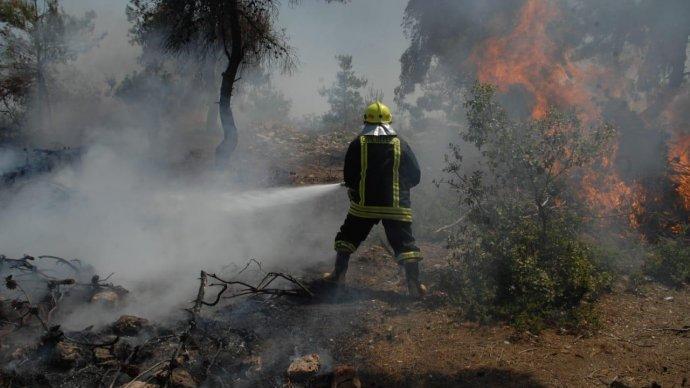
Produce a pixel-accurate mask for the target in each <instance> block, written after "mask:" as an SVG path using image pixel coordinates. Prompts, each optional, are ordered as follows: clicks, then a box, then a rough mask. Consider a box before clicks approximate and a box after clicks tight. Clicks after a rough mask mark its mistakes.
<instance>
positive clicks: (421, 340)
mask: <svg viewBox="0 0 690 388" xmlns="http://www.w3.org/2000/svg"><path fill="white" fill-rule="evenodd" d="M288 135H289V136H288ZM286 138H288V140H285V143H284V144H285V145H298V146H296V147H298V149H297V150H296V151H295V150H294V148H293V149H292V151H287V150H285V149H283V148H284V147H279V148H280V149H281V150H283V151H284V155H285V161H284V163H283V164H281V166H280V167H279V168H280V170H279V171H278V172H277V177H278V178H277V179H276V181H278V182H283V183H284V182H289V183H292V184H298V185H299V184H305V183H318V182H334V181H338V180H339V179H340V178H339V176H340V167H339V164H340V163H342V152H343V144H344V143H343V142H342V141H339V140H333V139H331V138H328V137H315V136H309V135H305V134H302V133H299V132H290V133H288V134H287V135H286V133H275V132H272V131H263V132H262V133H261V136H257V137H256V138H254V139H253V140H252V141H251V142H249V143H250V145H249V147H248V148H251V151H252V152H260V153H261V152H272V153H273V155H275V152H277V150H276V149H275V141H274V139H286ZM288 148H289V147H288ZM278 151H279V152H283V151H280V150H278ZM295 155H297V157H296V156H295ZM377 228H378V227H377ZM374 233H380V232H379V231H378V230H377V229H375V231H374ZM420 247H421V249H422V251H423V253H424V255H425V260H424V261H423V271H424V281H425V282H426V283H427V285H428V286H429V287H430V295H429V296H428V297H427V298H425V299H423V300H418V301H415V300H410V299H409V298H407V297H406V296H405V290H404V287H403V286H402V282H401V280H402V274H401V273H400V271H399V268H398V266H397V265H396V264H395V262H394V260H393V258H392V257H391V255H390V254H389V253H388V251H387V250H386V249H385V247H384V246H383V245H382V244H380V243H379V242H378V241H377V238H376V236H374V237H373V238H370V239H369V240H368V241H367V242H366V243H365V244H364V246H362V247H361V248H360V250H359V251H358V252H357V253H356V254H355V255H354V256H353V258H352V261H351V265H350V270H349V273H348V276H347V279H346V282H345V283H344V284H343V285H341V286H340V287H337V288H333V287H324V286H322V285H319V283H318V282H316V283H312V284H311V285H312V287H311V288H312V291H313V292H314V296H313V297H311V298H293V297H281V298H269V297H265V296H256V295H255V296H250V297H247V298H244V299H235V300H233V301H232V302H231V303H230V304H228V305H223V306H216V307H205V311H206V312H205V313H204V315H205V316H206V317H207V318H209V319H212V320H213V321H214V322H222V324H219V325H220V326H218V327H219V328H218V329H217V331H216V335H218V333H225V332H227V333H229V334H228V337H227V338H230V337H233V338H234V337H237V338H235V339H233V340H232V341H231V340H228V343H227V344H225V345H223V346H224V348H223V349H221V348H220V347H218V350H217V352H216V351H214V352H211V353H215V355H214V356H213V357H212V358H210V362H211V363H212V364H214V365H215V367H216V368H217V367H224V365H223V363H224V362H225V361H224V360H226V359H228V360H235V361H232V362H233V363H234V364H233V365H232V368H231V367H230V366H229V364H228V366H227V367H226V368H225V369H227V371H230V372H227V374H225V375H223V376H222V377H221V378H220V380H219V379H218V378H216V380H205V381H202V380H201V378H200V376H201V374H203V369H205V370H206V371H209V370H210V369H211V366H209V365H208V359H207V360H206V361H205V363H203V365H201V364H202V363H200V365H201V366H202V367H203V368H202V367H200V368H197V369H194V368H192V367H188V368H187V369H189V370H190V372H191V376H187V377H190V378H187V379H186V380H185V381H183V382H180V383H179V384H177V383H172V384H171V385H172V386H195V385H209V386H246V387H253V386H300V385H299V384H293V383H291V382H290V381H289V380H288V379H287V378H286V371H287V369H288V367H289V366H290V364H291V362H292V361H293V360H294V359H295V358H297V357H300V356H303V355H307V354H312V353H315V354H318V355H319V358H320V360H321V372H319V375H325V374H327V373H331V374H332V373H333V371H334V370H337V369H338V366H339V365H347V366H348V367H351V368H354V370H356V371H357V375H358V376H359V380H360V381H361V384H362V386H364V387H448V386H461V387H462V386H468V387H494V386H510V387H515V386H525V387H541V386H545V387H560V386H568V387H592V386H611V387H683V386H690V330H688V328H690V289H688V288H687V287H686V288H684V289H669V288H666V287H664V286H661V285H659V284H656V283H646V284H643V285H642V286H640V287H639V288H638V289H637V290H636V291H635V292H634V293H633V292H630V291H628V290H627V287H625V284H622V282H621V283H620V284H618V285H617V286H616V287H614V289H613V290H612V292H610V293H608V294H606V295H604V296H603V297H601V298H600V299H599V300H598V302H597V304H596V310H597V312H598V316H599V317H600V322H599V325H598V329H597V330H595V331H593V332H592V333H589V334H587V335H583V334H578V333H570V332H568V331H566V330H559V329H547V330H543V331H542V332H540V333H536V334H532V333H524V332H519V331H517V330H516V329H515V328H513V327H511V326H509V325H506V324H487V325H481V324H477V323H474V322H469V321H466V320H465V319H463V317H462V316H461V315H460V314H459V312H458V310H457V308H456V307H454V306H453V305H452V304H451V303H449V302H448V301H447V300H446V298H445V297H444V296H443V293H441V292H440V291H438V288H437V282H438V275H439V274H440V273H442V271H444V269H445V268H447V266H448V263H447V254H448V252H447V251H446V249H445V248H444V246H443V244H442V243H439V242H438V241H435V242H431V241H424V240H423V239H422V240H421V241H420ZM332 264H333V263H331V262H327V261H324V262H322V263H320V264H318V265H315V266H313V267H312V268H309V269H307V270H306V273H305V274H302V275H304V276H303V278H304V280H305V281H306V282H308V281H309V280H310V279H311V280H313V279H317V278H318V277H319V276H320V274H321V273H322V272H325V271H328V270H330V269H331V266H332ZM165 325H168V327H165V328H161V327H159V326H165ZM169 325H170V324H169V323H156V324H155V325H154V326H156V327H155V328H153V329H150V330H151V331H152V332H155V335H151V336H150V338H149V339H148V340H147V341H149V342H150V341H151V338H153V339H156V338H160V345H158V350H155V351H152V352H150V354H152V355H150V356H149V355H148V354H149V353H147V356H146V357H148V358H142V361H141V362H140V364H138V365H137V368H138V369H137V370H136V371H134V372H130V371H128V364H129V363H134V361H135V358H136V357H135V358H132V357H125V356H122V355H118V352H117V345H115V346H114V347H113V349H111V350H108V351H105V353H107V354H106V355H107V356H108V358H107V360H108V362H110V364H109V365H110V367H109V368H110V369H104V368H106V367H103V366H98V368H96V367H93V368H91V366H90V365H79V366H78V367H74V366H73V367H71V369H68V370H65V369H64V366H63V367H62V369H59V371H57V370H53V371H52V372H51V373H54V374H58V375H59V374H60V373H63V374H64V375H65V376H69V379H68V378H67V377H65V378H64V379H62V381H61V383H55V382H56V381H58V382H59V381H60V380H59V379H57V378H54V377H53V378H47V380H42V378H43V379H45V378H46V377H45V376H48V374H47V373H44V372H43V371H42V370H41V369H40V368H34V367H31V368H29V367H26V368H25V369H24V370H23V371H22V370H20V369H21V368H20V367H19V366H16V367H15V366H14V365H20V364H25V365H27V366H28V365H31V363H30V361H27V360H28V358H30V357H29V356H27V354H29V353H31V352H34V353H35V354H39V353H40V352H41V351H42V350H41V348H42V347H41V346H39V347H38V348H36V349H34V350H32V349H28V350H21V349H16V348H13V347H12V346H10V345H9V344H8V342H9V341H3V342H2V344H1V345H2V347H1V348H0V357H1V359H2V360H3V363H4V364H5V365H4V366H3V371H1V372H0V385H3V386H27V385H34V384H36V385H41V386H47V385H52V386H92V385H94V384H95V385H98V384H96V383H94V382H97V381H100V382H101V383H100V385H101V386H109V385H110V386H122V385H121V384H120V382H122V381H129V380H130V379H131V378H136V376H137V375H141V373H139V372H141V371H142V370H144V371H146V369H147V368H149V367H155V366H156V365H157V364H161V363H165V362H166V361H165V360H166V359H170V355H169V353H170V349H174V348H175V347H176V346H177V345H175V343H173V342H169V341H170V337H174V336H172V335H171V333H172V332H173V331H177V330H179V327H180V325H177V326H174V325H173V326H169ZM217 325H218V324H217ZM182 326H183V325H182ZM221 326H222V327H221ZM204 327H205V329H204V330H209V329H208V328H209V327H213V326H212V325H206V326H204ZM227 328H230V329H227ZM223 330H225V331H223ZM139 336H140V337H141V335H139ZM124 338H126V336H125V337H124ZM139 340H140V338H139ZM131 341H133V342H134V341H135V339H131ZM156 341H158V340H157V339H156ZM166 341H168V342H166ZM233 341H236V343H237V344H240V345H237V346H235V345H232V343H235V342H233ZM192 342H194V341H192ZM202 342H203V341H201V340H200V341H197V342H194V343H191V344H190V345H189V349H188V351H187V352H186V354H187V355H186V356H185V357H187V359H186V361H184V360H183V361H181V363H182V365H183V366H184V363H185V362H186V363H190V364H191V363H193V362H194V358H195V357H196V356H195V355H198V354H201V353H202V352H203V351H204V350H205V349H204V348H205V347H206V350H207V351H208V350H211V349H212V347H213V346H215V345H213V344H210V345H204V343H202ZM166 349H167V350H166ZM111 352H112V353H113V354H111ZM166 352H167V353H166ZM158 353H160V354H159V355H158V356H156V354H158ZM32 354H33V353H32ZM98 354H99V352H97V351H95V349H94V350H93V356H89V357H92V359H94V360H97V359H98V358H99V356H98ZM125 354H126V352H125ZM219 355H220V356H219ZM130 356H131V353H130ZM156 357H158V358H156ZM166 357H167V358H166ZM114 358H118V359H119V361H113V359H114ZM240 359H241V360H240ZM160 360H162V361H160ZM236 360H240V361H236ZM113 362H114V364H113ZM176 362H177V361H176ZM228 362H230V361H228ZM10 364H11V365H10ZM103 365H105V364H103ZM113 365H120V366H116V367H115V369H112V368H113ZM15 368H16V369H15ZM51 368H52V367H51ZM197 370H202V373H201V374H199V373H197V372H195V371H197ZM32 371H33V372H32ZM89 371H91V372H89ZM117 371H121V372H122V373H121V374H122V376H120V378H119V379H118V377H117V376H115V377H114V378H113V377H112V376H113V375H114V374H115V373H119V372H117ZM87 372H89V373H92V374H93V376H92V377H89V378H86V377H82V375H79V376H78V374H80V373H81V374H86V373H87ZM21 373H24V374H27V373H34V374H36V375H35V376H30V377H27V376H26V375H25V376H20V375H19V374H21ZM107 373H110V374H107ZM127 375H128V376H129V377H127ZM104 376H106V377H107V378H105V377H104ZM70 379H71V380H70ZM161 379H162V380H161ZM48 380H49V381H50V384H48V383H47V381H48ZM111 380H112V382H113V383H112V384H108V383H109V382H110V381H111ZM147 380H148V381H149V383H150V385H139V386H137V387H139V388H141V387H146V388H154V387H157V386H159V385H164V383H161V381H165V378H164V377H163V378H161V377H160V376H158V380H156V379H155V378H153V377H151V378H148V379H147ZM116 381H117V382H118V384H115V382H116ZM156 381H158V382H159V385H156ZM169 381H172V380H169ZM317 381H318V379H317V380H314V383H313V384H312V385H314V386H332V387H336V386H337V387H346V386H354V385H347V384H341V385H337V384H336V385H331V384H330V383H328V384H326V385H323V384H322V385H319V384H321V383H323V381H321V383H318V382H317ZM185 384H187V385H185ZM308 385H309V384H307V386H308ZM130 386H134V385H130Z"/></svg>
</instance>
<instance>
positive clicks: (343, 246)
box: [335, 240, 357, 253]
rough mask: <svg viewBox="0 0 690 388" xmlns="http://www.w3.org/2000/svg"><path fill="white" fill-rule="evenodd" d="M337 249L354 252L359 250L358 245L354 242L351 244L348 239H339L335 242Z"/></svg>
mask: <svg viewBox="0 0 690 388" xmlns="http://www.w3.org/2000/svg"><path fill="white" fill-rule="evenodd" d="M335 250H336V251H346V252H349V253H354V252H355V251H356V250H357V247H355V246H354V245H353V244H351V243H349V242H347V241H343V240H338V241H336V242H335Z"/></svg>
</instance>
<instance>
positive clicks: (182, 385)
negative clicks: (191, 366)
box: [170, 368, 197, 388]
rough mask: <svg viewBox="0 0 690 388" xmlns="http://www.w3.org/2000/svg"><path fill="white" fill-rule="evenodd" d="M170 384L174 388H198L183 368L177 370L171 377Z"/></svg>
mask: <svg viewBox="0 0 690 388" xmlns="http://www.w3.org/2000/svg"><path fill="white" fill-rule="evenodd" d="M170 383H171V384H172V386H173V387H179V388H196V386H197V385H196V382H195V381H194V378H193V377H192V375H191V374H189V372H187V370H186V369H183V368H175V369H174V370H173V371H172V376H171V377H170Z"/></svg>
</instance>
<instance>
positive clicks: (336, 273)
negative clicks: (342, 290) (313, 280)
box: [323, 252, 350, 283]
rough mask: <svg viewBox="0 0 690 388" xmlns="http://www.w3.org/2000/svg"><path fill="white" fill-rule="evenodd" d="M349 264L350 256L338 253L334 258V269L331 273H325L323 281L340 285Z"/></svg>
mask: <svg viewBox="0 0 690 388" xmlns="http://www.w3.org/2000/svg"><path fill="white" fill-rule="evenodd" d="M349 262H350V254H349V253H345V252H338V254H337V256H336V257H335V269H334V270H333V272H329V273H325V274H324V276H323V280H325V281H327V282H333V283H342V282H343V281H344V280H345V274H346V273H347V265H348V263H349Z"/></svg>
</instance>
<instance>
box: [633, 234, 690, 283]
mask: <svg viewBox="0 0 690 388" xmlns="http://www.w3.org/2000/svg"><path fill="white" fill-rule="evenodd" d="M643 271H644V273H645V274H647V275H648V276H650V277H652V278H653V279H654V280H656V281H659V282H662V283H664V284H666V285H669V286H672V287H680V286H682V285H683V284H690V243H689V242H688V240H687V239H686V238H683V237H677V238H663V239H661V240H659V241H658V242H657V243H656V244H655V245H654V246H653V247H652V249H651V251H650V252H649V253H648V254H647V257H646V258H645V262H644V265H643Z"/></svg>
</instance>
